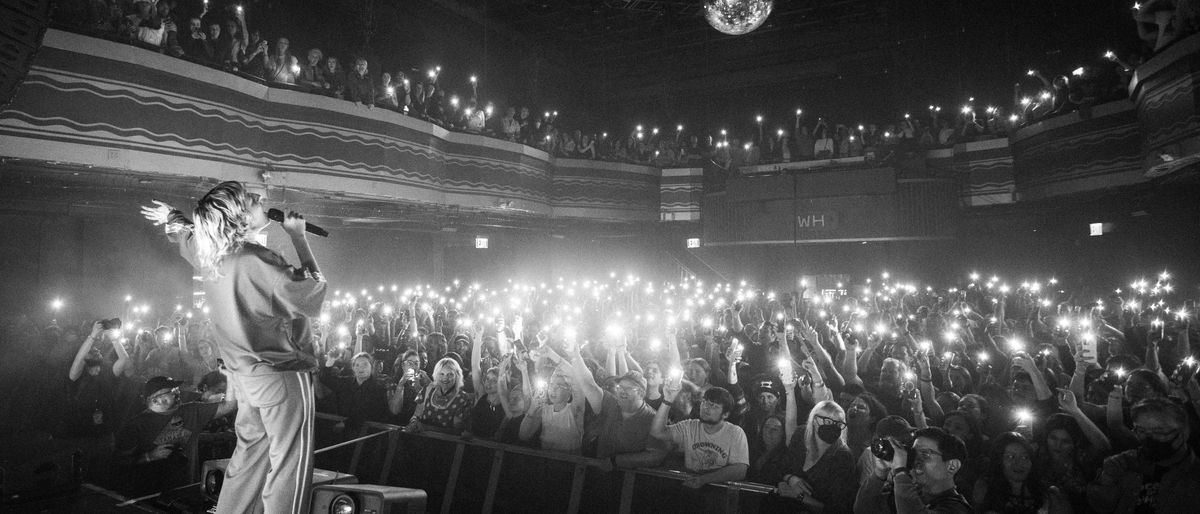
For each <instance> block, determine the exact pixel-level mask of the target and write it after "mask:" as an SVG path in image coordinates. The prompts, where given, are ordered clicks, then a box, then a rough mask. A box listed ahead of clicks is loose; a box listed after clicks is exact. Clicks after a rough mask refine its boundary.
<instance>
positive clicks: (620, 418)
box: [583, 371, 667, 468]
mask: <svg viewBox="0 0 1200 514" xmlns="http://www.w3.org/2000/svg"><path fill="white" fill-rule="evenodd" d="M587 375H588V376H590V375H591V373H588V374H587ZM583 382H585V383H586V382H587V381H586V380H584V381H583ZM592 383H594V381H592ZM646 387H647V386H646V379H645V378H644V377H642V373H641V372H639V371H630V372H628V373H625V374H624V375H620V376H617V377H614V380H613V387H612V391H613V392H611V393H610V392H608V391H604V393H603V394H604V397H603V399H602V400H601V407H600V416H599V422H598V425H597V429H596V435H597V439H596V457H597V458H600V459H609V462H611V463H612V465H613V467H621V468H643V467H653V466H657V465H658V464H659V463H661V462H662V460H663V458H664V457H666V456H667V449H666V446H665V445H664V444H662V443H661V442H659V441H658V440H657V439H655V438H653V437H650V425H651V424H653V423H654V410H652V409H651V408H650V406H649V405H646Z"/></svg>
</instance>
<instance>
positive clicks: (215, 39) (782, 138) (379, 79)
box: [55, 0, 1198, 169]
mask: <svg viewBox="0 0 1200 514" xmlns="http://www.w3.org/2000/svg"><path fill="white" fill-rule="evenodd" d="M213 3H214V4H216V3H217V2H216V1H214V2H213ZM1195 3H1196V2H1193V1H1187V0H1165V1H1159V0H1152V1H1151V2H1147V3H1145V4H1135V5H1134V8H1133V9H1132V13H1133V18H1134V20H1135V22H1136V26H1137V30H1138V34H1139V36H1141V38H1142V40H1143V41H1144V46H1143V48H1141V49H1134V50H1130V51H1127V56H1126V57H1124V58H1123V57H1121V56H1119V55H1118V54H1117V53H1116V52H1113V51H1108V52H1106V53H1104V54H1103V56H1097V58H1096V60H1095V61H1094V62H1091V63H1087V64H1085V65H1083V66H1080V67H1078V68H1076V69H1074V70H1072V71H1069V72H1064V73H1061V74H1060V73H1044V72H1042V71H1039V70H1037V69H1029V70H1028V71H1027V72H1026V74H1025V76H1022V77H1020V80H1017V81H1016V82H1015V83H1014V85H1013V96H1012V98H1011V102H1009V101H1008V100H1007V99H1006V100H1005V101H1004V102H996V103H995V104H992V105H987V104H983V103H979V104H977V103H976V101H975V99H974V98H973V97H971V98H967V99H966V101H965V102H964V103H963V104H962V105H961V106H954V107H949V106H948V107H947V108H946V109H945V111H943V109H942V106H940V105H936V104H931V105H929V106H928V109H921V110H920V111H922V112H905V111H904V108H903V107H897V108H896V109H895V111H894V112H895V115H894V117H890V118H882V119H876V120H870V121H864V120H833V119H828V118H825V117H820V116H818V117H817V118H816V121H815V122H814V121H812V120H811V115H809V114H805V113H803V112H802V111H801V110H799V109H798V110H797V111H796V112H795V117H794V119H795V122H794V123H791V124H789V125H790V126H789V127H787V129H784V128H783V127H779V128H776V129H773V130H772V129H767V130H764V129H763V127H762V122H761V117H760V118H759V120H760V121H759V124H758V126H759V129H758V130H757V131H756V132H755V133H750V134H740V135H734V134H730V133H729V132H727V131H726V130H725V129H722V128H711V129H693V128H688V129H687V130H685V128H684V127H683V126H682V125H676V126H671V124H664V128H662V129H661V130H660V129H659V128H658V127H656V126H653V124H650V123H647V124H644V125H643V124H635V123H629V124H627V125H625V126H623V128H622V129H619V130H613V131H612V132H611V133H610V132H608V131H605V130H603V129H600V128H598V127H586V126H578V125H576V124H573V123H572V122H571V121H570V118H571V117H570V116H569V115H564V116H563V117H560V116H559V112H558V111H557V110H540V109H539V108H538V107H537V106H536V104H537V103H536V101H533V102H528V103H522V104H513V105H503V106H501V105H495V104H493V103H492V102H488V101H485V100H484V99H482V98H479V97H478V95H477V94H476V92H477V91H478V88H477V87H476V86H477V84H476V82H475V77H472V78H471V81H470V83H469V84H466V85H465V87H463V88H462V89H461V92H459V91H458V90H455V89H453V87H452V86H451V85H447V84H444V83H442V82H441V81H440V80H439V78H440V75H441V68H440V67H436V68H433V69H430V70H427V72H425V73H416V72H414V71H412V70H413V68H411V67H409V68H404V67H401V66H392V67H391V68H390V70H395V71H389V68H388V67H387V66H385V65H384V64H383V63H381V62H375V63H372V62H369V61H368V60H367V59H365V58H362V57H357V56H342V57H339V56H336V55H326V53H325V52H323V51H322V50H321V49H320V48H308V49H307V50H306V51H305V50H300V49H299V48H296V47H293V46H292V39H291V38H289V37H288V36H289V35H282V34H270V35H264V34H263V33H262V32H261V31H259V30H258V29H256V28H254V27H251V26H249V25H248V24H247V21H246V13H245V9H246V8H244V7H243V6H242V5H241V4H235V3H228V4H226V5H224V6H223V7H222V8H220V9H215V8H214V9H210V4H209V2H208V1H207V0H204V1H203V2H194V1H188V2H177V1H176V0H164V1H160V2H157V3H154V2H148V1H130V0H73V1H71V0H65V1H62V2H58V8H57V11H56V13H55V22H56V23H57V24H58V25H59V26H62V27H64V28H68V29H70V30H76V31H81V32H85V33H89V34H92V35H97V36H101V37H106V38H109V39H114V40H118V41H123V42H127V43H129V44H132V45H136V46H139V47H143V48H146V49H147V50H150V51H155V52H160V53H163V54H166V55H172V56H176V57H179V58H182V59H187V60H189V61H192V62H195V63H197V64H199V65H204V66H209V67H213V68H217V69H222V70H225V71H228V72H231V73H236V74H239V75H241V76H243V77H247V78H250V79H252V80H256V81H261V82H263V83H266V84H268V85H270V86H271V87H282V88H290V89H296V90H301V91H306V92H310V93H312V94H319V95H325V96H329V97H334V98H339V99H343V100H346V101H348V102H353V103H355V104H358V105H360V106H365V107H368V108H377V109H387V110H392V111H396V112H398V113H402V114H404V115H407V116H412V117H415V118H420V119H423V120H427V121H430V122H432V123H435V124H438V125H440V126H442V127H444V128H446V129H449V130H453V131H461V132H467V133H473V134H482V135H485V136H489V137H495V138H499V139H504V140H508V141H513V142H517V143H521V144H524V145H528V146H532V147H536V148H539V149H542V150H545V151H546V152H547V153H549V154H551V155H553V156H555V157H563V158H579V159H600V160H608V161H618V162H627V163H638V164H648V165H653V166H657V167H685V166H699V165H702V164H704V163H715V164H716V165H719V166H721V167H722V168H725V169H736V168H737V167H739V166H742V165H755V164H764V163H779V162H791V161H805V160H814V159H830V158H838V157H857V156H863V155H875V156H884V155H887V154H888V153H889V152H890V151H892V150H895V149H920V148H938V147H947V146H952V145H955V144H959V143H965V142H971V141H977V140H982V139H992V138H1003V137H1007V136H1008V134H1009V133H1010V132H1011V131H1013V130H1015V129H1017V128H1019V127H1021V126H1024V125H1027V124H1030V123H1035V122H1038V121H1041V120H1044V119H1047V118H1050V117H1054V116H1059V115H1063V114H1066V113H1071V112H1075V111H1079V110H1085V111H1086V110H1088V109H1090V108H1091V107H1092V106H1094V105H1097V104H1100V103H1104V102H1108V101H1112V100H1116V99H1120V98H1123V97H1125V96H1126V95H1127V94H1128V93H1127V85H1128V82H1129V79H1130V77H1131V75H1132V70H1133V69H1134V67H1136V65H1137V64H1139V63H1140V62H1141V61H1142V56H1147V55H1151V54H1152V53H1154V52H1157V51H1161V50H1162V49H1164V48H1166V47H1167V46H1169V45H1170V44H1171V43H1173V42H1175V41H1178V40H1179V39H1182V38H1183V37H1184V36H1186V35H1188V34H1191V33H1194V32H1196V30H1197V25H1198V23H1197V21H1196V20H1197V13H1196V9H1195V8H1194V7H1193V4H1195ZM404 69H408V70H409V71H404ZM1064 71H1065V70H1064ZM1005 103H1007V104H1008V105H1007V106H1004V105H1002V104H1005ZM776 114H780V116H777V117H773V118H772V119H792V113H776ZM760 116H761V115H760ZM806 118H807V121H806ZM872 150H879V151H874V152H873V151H872Z"/></svg>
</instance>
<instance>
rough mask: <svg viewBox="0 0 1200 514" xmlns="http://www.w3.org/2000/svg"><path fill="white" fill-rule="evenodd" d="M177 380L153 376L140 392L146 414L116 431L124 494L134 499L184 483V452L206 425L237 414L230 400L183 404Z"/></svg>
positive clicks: (196, 439) (185, 461)
mask: <svg viewBox="0 0 1200 514" xmlns="http://www.w3.org/2000/svg"><path fill="white" fill-rule="evenodd" d="M182 384H183V381H181V380H172V379H171V378H169V377H154V378H151V379H150V380H147V381H146V384H145V385H144V386H143V387H142V396H143V397H144V398H145V401H146V403H145V405H146V410H144V411H142V412H141V413H140V414H138V415H136V416H134V417H132V418H130V419H129V420H128V421H126V422H125V424H124V425H123V426H121V429H120V430H119V431H118V432H117V437H116V447H115V450H114V454H113V457H114V459H115V464H116V467H117V469H118V470H119V471H120V472H121V476H124V477H125V478H126V479H128V488H127V489H126V490H125V491H123V492H127V493H128V494H130V495H132V496H141V495H144V494H148V493H152V492H159V491H163V490H166V489H170V488H172V487H177V486H180V485H184V484H186V483H188V478H189V477H188V469H189V466H193V465H195V463H194V462H188V458H187V455H188V452H187V448H189V447H191V446H192V445H195V444H196V443H197V442H198V441H199V438H200V432H201V431H203V430H204V426H205V425H207V424H208V422H209V421H212V420H213V419H214V418H217V417H221V416H226V415H228V414H229V413H231V412H233V411H234V410H236V409H237V402H236V401H235V400H233V398H229V399H228V400H227V401H222V402H213V403H199V402H193V403H182V402H181V401H180V399H179V386H180V385H182Z"/></svg>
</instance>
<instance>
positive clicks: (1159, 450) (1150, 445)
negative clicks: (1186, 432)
mask: <svg viewBox="0 0 1200 514" xmlns="http://www.w3.org/2000/svg"><path fill="white" fill-rule="evenodd" d="M1178 439H1179V438H1178V437H1176V438H1175V439H1172V440H1170V441H1165V442H1164V441H1158V440H1156V439H1153V438H1146V439H1144V440H1142V449H1141V452H1142V456H1144V457H1146V458H1147V459H1149V460H1151V461H1154V462H1158V461H1160V460H1165V459H1169V458H1171V457H1172V456H1174V455H1175V453H1176V451H1177V449H1176V448H1175V442H1176V440H1178Z"/></svg>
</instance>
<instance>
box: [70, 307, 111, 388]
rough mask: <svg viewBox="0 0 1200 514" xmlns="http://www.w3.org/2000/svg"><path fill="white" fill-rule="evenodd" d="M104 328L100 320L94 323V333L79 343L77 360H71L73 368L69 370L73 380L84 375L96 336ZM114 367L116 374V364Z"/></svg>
mask: <svg viewBox="0 0 1200 514" xmlns="http://www.w3.org/2000/svg"><path fill="white" fill-rule="evenodd" d="M102 330H103V327H101V324H100V322H99V321H97V322H95V323H93V324H92V333H91V334H88V336H87V337H86V338H84V339H83V344H81V345H79V351H77V352H75V360H74V361H72V362H71V369H70V371H68V372H67V378H69V379H71V381H72V382H74V381H76V380H79V377H80V376H82V375H83V363H84V361H85V360H87V356H88V353H89V352H91V351H92V344H93V343H94V342H95V341H96V337H98V336H99V335H100V332H101V331H102ZM117 344H120V343H116V344H114V346H116V345H117ZM113 368H114V374H116V373H115V368H116V366H113Z"/></svg>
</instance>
